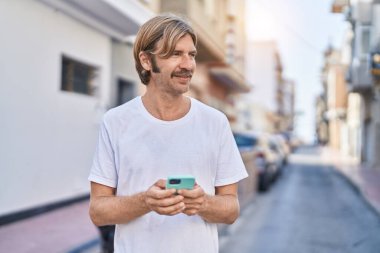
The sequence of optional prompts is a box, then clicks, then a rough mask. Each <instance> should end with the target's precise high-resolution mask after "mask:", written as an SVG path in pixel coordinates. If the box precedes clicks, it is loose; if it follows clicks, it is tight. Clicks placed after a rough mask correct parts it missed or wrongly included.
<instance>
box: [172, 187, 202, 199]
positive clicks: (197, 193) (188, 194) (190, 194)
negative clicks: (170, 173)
mask: <svg viewBox="0 0 380 253" xmlns="http://www.w3.org/2000/svg"><path fill="white" fill-rule="evenodd" d="M178 194H180V195H182V196H184V197H185V198H191V199H194V198H199V197H201V196H203V195H204V191H203V189H202V188H201V187H200V186H198V187H195V188H194V189H192V190H185V189H183V190H179V191H178Z"/></svg>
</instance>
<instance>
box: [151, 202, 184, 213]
mask: <svg viewBox="0 0 380 253" xmlns="http://www.w3.org/2000/svg"><path fill="white" fill-rule="evenodd" d="M185 207H186V206H185V203H183V202H180V203H178V204H175V205H172V206H167V207H157V212H158V213H159V214H163V215H171V214H176V213H179V212H182V211H183V210H184V209H185Z"/></svg>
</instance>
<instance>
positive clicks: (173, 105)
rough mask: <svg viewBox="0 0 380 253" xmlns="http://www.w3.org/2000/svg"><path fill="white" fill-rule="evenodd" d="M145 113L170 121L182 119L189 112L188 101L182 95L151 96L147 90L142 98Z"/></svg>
mask: <svg viewBox="0 0 380 253" xmlns="http://www.w3.org/2000/svg"><path fill="white" fill-rule="evenodd" d="M142 102H143V104H144V106H145V108H146V109H147V111H148V112H149V113H150V114H152V115H153V116H154V117H155V118H158V119H161V120H165V121H172V120H177V119H180V118H182V117H184V116H185V115H186V114H187V113H188V112H189V110H190V106H191V105H190V99H189V98H188V97H185V96H183V95H178V96H171V95H168V94H153V93H152V92H149V91H148V90H147V91H146V92H145V94H144V95H143V96H142Z"/></svg>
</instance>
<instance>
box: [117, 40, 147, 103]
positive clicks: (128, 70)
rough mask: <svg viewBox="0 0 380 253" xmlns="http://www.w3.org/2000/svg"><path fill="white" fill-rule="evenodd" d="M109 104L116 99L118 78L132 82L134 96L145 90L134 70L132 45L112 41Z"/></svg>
mask: <svg viewBox="0 0 380 253" xmlns="http://www.w3.org/2000/svg"><path fill="white" fill-rule="evenodd" d="M111 64H112V65H111V66H112V67H111V80H112V82H111V97H112V100H113V101H112V102H111V106H114V105H115V104H114V103H115V102H116V101H117V92H118V83H117V82H118V79H119V78H121V79H124V80H127V81H130V82H132V83H133V84H134V92H135V96H138V95H142V94H143V93H144V92H145V85H143V84H142V83H141V81H140V78H139V76H138V74H137V72H136V68H135V60H134V57H133V45H131V44H125V43H119V42H112V62H111Z"/></svg>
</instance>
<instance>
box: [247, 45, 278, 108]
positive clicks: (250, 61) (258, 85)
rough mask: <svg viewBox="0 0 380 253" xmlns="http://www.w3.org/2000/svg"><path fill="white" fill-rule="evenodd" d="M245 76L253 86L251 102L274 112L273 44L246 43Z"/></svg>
mask: <svg viewBox="0 0 380 253" xmlns="http://www.w3.org/2000/svg"><path fill="white" fill-rule="evenodd" d="M246 49H247V54H246V60H245V75H246V79H247V81H248V83H252V84H253V91H252V92H251V93H250V94H249V96H250V97H251V100H252V101H253V102H254V103H256V104H259V105H261V106H263V107H264V108H265V109H267V110H269V111H271V112H276V105H277V102H276V90H277V80H276V72H275V71H276V70H275V68H276V58H275V52H276V44H275V43H274V42H271V41H268V42H249V43H247V48H246Z"/></svg>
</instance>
